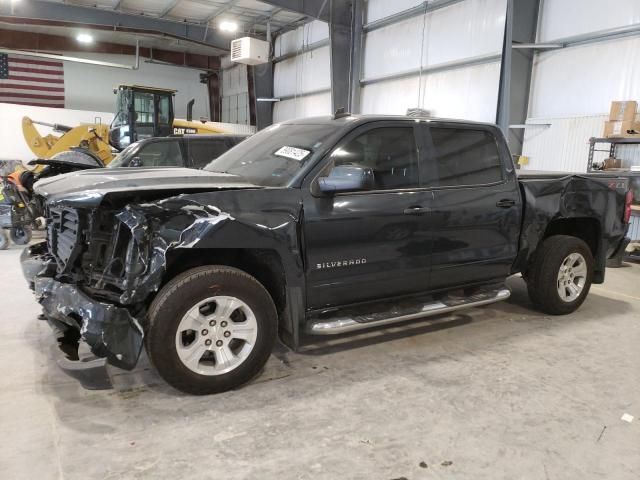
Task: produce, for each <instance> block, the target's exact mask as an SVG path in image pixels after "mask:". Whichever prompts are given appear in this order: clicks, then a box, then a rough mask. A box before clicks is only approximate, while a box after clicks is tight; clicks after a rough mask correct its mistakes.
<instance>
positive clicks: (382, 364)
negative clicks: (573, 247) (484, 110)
mask: <svg viewBox="0 0 640 480" xmlns="http://www.w3.org/2000/svg"><path fill="white" fill-rule="evenodd" d="M19 252H20V250H19V249H18V248H15V247H14V248H13V249H11V250H9V251H0V266H1V268H0V300H1V303H2V306H3V308H2V311H3V315H2V321H1V322H0V365H1V367H0V372H1V379H0V432H2V435H0V478H2V479H11V480H19V479H35V478H37V479H39V480H46V479H50V478H57V479H63V478H64V479H82V480H86V479H95V478H99V479H123V478H127V479H129V478H134V479H136V478H153V479H154V480H155V479H164V478H167V479H183V478H184V479H186V478H188V479H199V478H203V479H204V478H214V477H215V478H224V479H244V478H250V479H312V478H313V479H318V478H319V479H346V478H350V479H351V478H354V479H356V478H357V479H382V480H390V479H401V478H403V479H410V480H413V479H440V478H442V479H445V478H446V479H450V478H455V479H473V480H478V479H485V478H486V479H492V480H495V479H501V478H504V479H542V480H545V479H578V478H579V479H581V480H584V479H592V478H594V479H595V478H597V479H600V478H601V479H615V480H624V479H638V478H640V418H638V417H640V348H639V345H640V265H628V266H627V267H626V268H620V269H615V270H609V271H608V279H607V283H606V284H604V285H601V286H596V287H594V288H593V290H592V293H591V295H590V297H589V298H588V300H587V302H586V303H585V304H584V306H583V307H582V308H581V309H580V310H579V311H578V312H577V313H575V314H573V315H570V316H567V317H563V318H550V317H545V316H543V315H541V314H539V313H537V312H534V311H532V310H531V309H530V305H529V302H528V299H527V297H526V291H525V289H524V284H523V282H522V280H521V279H519V278H512V279H510V282H509V284H510V286H511V287H512V289H513V290H514V294H513V296H512V298H511V299H510V301H509V302H506V303H501V304H495V305H493V306H489V307H485V308H479V309H475V310H470V311H468V312H467V313H466V314H465V315H457V316H452V317H446V318H441V319H438V320H437V321H433V320H430V321H424V322H419V323H413V324H410V325H408V326H402V327H396V328H390V329H387V330H385V332H386V334H385V335H382V334H381V333H373V334H368V335H360V336H357V337H352V338H350V339H347V340H344V339H342V340H336V341H333V342H331V343H330V344H325V345H323V346H317V347H313V346H312V347H309V348H308V349H307V350H306V351H305V352H304V353H301V354H291V353H286V352H284V351H282V352H280V353H279V354H278V355H275V356H272V358H271V360H270V361H269V364H268V366H267V368H266V370H265V372H264V373H263V374H262V375H261V376H260V377H258V378H257V379H256V380H255V381H254V382H253V383H251V384H250V385H247V386H246V387H244V388H242V389H239V390H237V391H233V392H228V393H226V394H221V395H217V396H210V397H189V396H185V395H182V394H180V393H178V392H176V391H174V390H172V389H171V388H169V387H168V386H166V385H165V384H163V383H162V381H161V380H160V379H159V378H158V377H157V376H156V375H155V373H154V372H153V371H152V370H151V369H150V368H149V366H148V363H147V362H146V361H143V362H142V365H141V366H140V367H139V368H138V369H137V370H136V371H134V372H132V373H125V372H121V371H115V370H114V371H113V372H112V373H113V380H114V382H115V384H116V387H115V389H114V390H109V391H86V390H83V389H82V388H81V387H80V386H79V385H78V384H77V383H76V382H75V381H73V380H72V379H70V378H68V377H66V376H65V375H64V374H63V373H62V372H61V371H59V370H58V368H57V367H56V365H55V364H54V361H53V359H54V355H53V351H52V338H51V335H50V333H49V329H48V327H47V325H46V324H45V323H43V322H40V321H38V320H36V315H37V314H38V312H39V309H38V306H37V305H36V303H35V302H34V300H33V298H32V296H31V293H30V292H29V291H28V290H27V288H26V285H25V283H24V282H23V280H22V278H21V276H20V273H19V265H18V256H19ZM625 413H629V414H631V415H633V416H634V417H636V419H635V420H634V421H633V422H631V423H628V422H624V421H622V420H621V416H622V415H623V414H625Z"/></svg>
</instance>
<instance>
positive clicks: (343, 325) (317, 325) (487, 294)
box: [306, 285, 511, 335]
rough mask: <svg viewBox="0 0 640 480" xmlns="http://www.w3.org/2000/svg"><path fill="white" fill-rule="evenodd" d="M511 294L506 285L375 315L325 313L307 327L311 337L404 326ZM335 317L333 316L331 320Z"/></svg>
mask: <svg viewBox="0 0 640 480" xmlns="http://www.w3.org/2000/svg"><path fill="white" fill-rule="evenodd" d="M510 295H511V291H510V290H509V289H508V288H506V287H505V286H504V285H500V286H499V287H492V288H481V289H478V290H476V291H474V293H473V294H471V295H467V296H453V295H447V296H443V297H440V298H438V299H437V300H435V299H433V298H430V299H428V300H427V301H425V299H424V298H423V299H422V300H419V299H413V300H404V301H399V302H396V303H389V302H387V303H384V304H380V305H381V306H383V308H380V309H379V310H380V311H376V312H368V313H367V312H363V311H362V309H359V311H358V310H356V309H351V310H346V309H345V310H338V311H333V312H323V313H321V314H319V315H317V316H316V317H315V318H314V317H312V318H311V320H310V321H309V322H308V323H307V329H306V330H307V333H308V334H310V335H337V334H340V333H347V332H353V331H355V330H362V329H365V328H373V327H378V326H382V325H389V324H392V323H398V322H404V321H406V320H413V319H416V318H422V317H429V316H432V315H440V314H443V313H449V312H455V311H458V310H462V309H465V308H471V307H479V306H481V305H488V304H490V303H495V302H499V301H502V300H506V299H507V298H509V296H510ZM331 314H334V316H330V315H331Z"/></svg>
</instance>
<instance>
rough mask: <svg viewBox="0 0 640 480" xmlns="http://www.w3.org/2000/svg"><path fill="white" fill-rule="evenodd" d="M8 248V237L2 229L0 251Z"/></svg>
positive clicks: (0, 229) (0, 230)
mask: <svg viewBox="0 0 640 480" xmlns="http://www.w3.org/2000/svg"><path fill="white" fill-rule="evenodd" d="M7 248H9V236H8V235H7V232H5V231H4V229H2V228H0V250H6V249H7Z"/></svg>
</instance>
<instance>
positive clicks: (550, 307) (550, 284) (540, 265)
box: [526, 235, 593, 315]
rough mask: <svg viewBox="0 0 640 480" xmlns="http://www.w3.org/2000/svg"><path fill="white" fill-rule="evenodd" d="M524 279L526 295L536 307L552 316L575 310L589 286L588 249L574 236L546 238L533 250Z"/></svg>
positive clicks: (590, 277)
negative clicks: (527, 294)
mask: <svg viewBox="0 0 640 480" xmlns="http://www.w3.org/2000/svg"><path fill="white" fill-rule="evenodd" d="M526 279H527V290H528V292H529V298H531V301H532V302H533V304H534V305H535V306H536V308H538V309H539V310H541V311H543V312H544V313H548V314H551V315H565V314H568V313H571V312H574V311H575V310H577V309H578V307H580V305H582V303H583V302H584V300H585V298H586V297H587V295H588V293H589V289H590V288H591V281H592V279H593V255H592V253H591V249H590V248H589V246H588V245H587V244H586V243H585V242H584V241H583V240H581V239H579V238H576V237H571V236H568V235H554V236H552V237H549V238H547V239H545V240H544V241H543V242H542V244H541V245H540V246H539V247H538V249H537V250H536V252H535V254H534V257H533V259H532V262H531V266H530V268H529V271H528V272H527V275H526Z"/></svg>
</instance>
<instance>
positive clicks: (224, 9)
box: [204, 0, 238, 23]
mask: <svg viewBox="0 0 640 480" xmlns="http://www.w3.org/2000/svg"><path fill="white" fill-rule="evenodd" d="M236 3H238V0H231V1H230V2H229V3H228V4H226V5H225V6H224V7H221V8H219V9H217V10H216V11H215V12H213V13H212V14H211V15H209V16H208V17H207V18H205V19H204V23H209V22H210V21H211V20H214V19H215V18H216V17H219V16H220V15H222V14H223V13H226V12H228V11H229V10H231V9H232V8H233V7H235V6H236Z"/></svg>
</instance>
